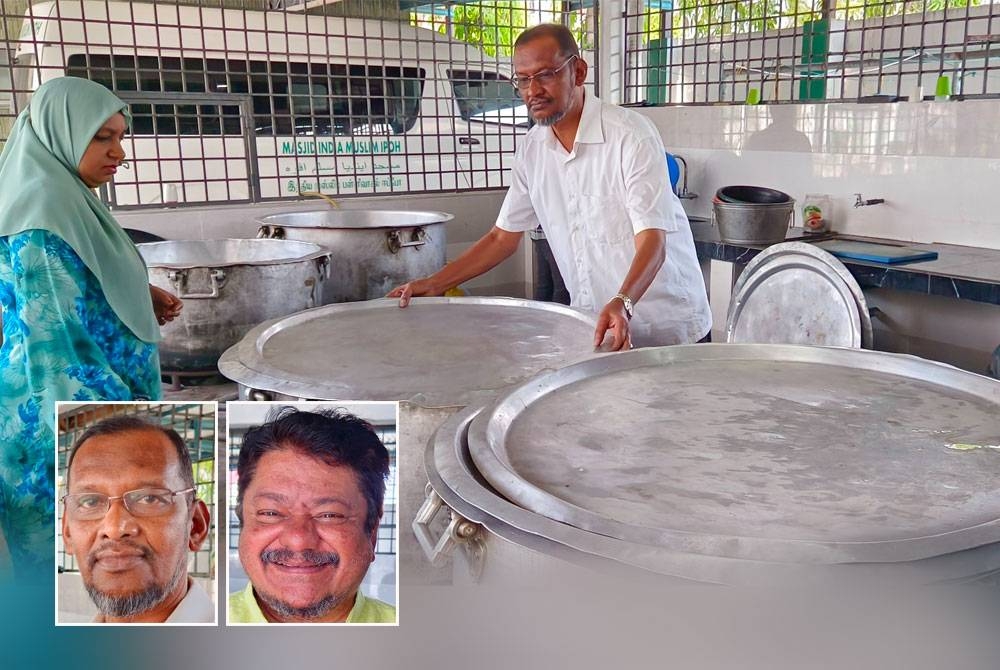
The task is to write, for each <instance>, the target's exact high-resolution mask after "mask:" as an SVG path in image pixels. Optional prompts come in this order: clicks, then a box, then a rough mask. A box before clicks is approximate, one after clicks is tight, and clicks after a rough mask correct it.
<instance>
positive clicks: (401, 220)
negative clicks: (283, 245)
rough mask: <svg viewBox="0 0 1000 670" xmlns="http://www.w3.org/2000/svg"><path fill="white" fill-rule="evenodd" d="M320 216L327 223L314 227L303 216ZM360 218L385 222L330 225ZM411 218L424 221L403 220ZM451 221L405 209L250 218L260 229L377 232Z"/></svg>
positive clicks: (428, 212)
mask: <svg viewBox="0 0 1000 670" xmlns="http://www.w3.org/2000/svg"><path fill="white" fill-rule="evenodd" d="M310 214H322V215H324V218H330V219H331V220H332V222H331V223H332V225H331V224H326V223H324V224H322V225H320V224H316V223H312V222H310V221H308V220H297V219H307V217H306V216H304V215H310ZM352 214H353V215H357V216H358V217H364V216H366V215H369V214H377V215H384V216H385V217H386V219H388V220H387V221H386V222H385V223H381V222H371V221H346V222H342V223H334V222H336V219H337V218H349V217H350V216H351V215H352ZM414 215H421V216H425V217H426V218H427V220H421V221H406V217H408V216H409V217H412V216H414ZM454 218H455V215H454V214H449V213H448V212H441V211H438V210H405V209H309V210H304V211H298V212H280V213H277V214H268V215H267V216H261V217H258V218H256V219H254V222H255V223H257V224H258V225H261V226H280V227H282V228H315V229H320V230H381V229H399V228H417V227H420V226H433V225H437V224H441V223H447V222H448V221H451V220H452V219H454Z"/></svg>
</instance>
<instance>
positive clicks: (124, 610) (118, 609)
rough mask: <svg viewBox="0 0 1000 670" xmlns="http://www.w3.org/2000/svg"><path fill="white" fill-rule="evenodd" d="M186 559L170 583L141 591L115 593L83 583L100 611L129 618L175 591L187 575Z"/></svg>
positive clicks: (149, 608)
mask: <svg viewBox="0 0 1000 670" xmlns="http://www.w3.org/2000/svg"><path fill="white" fill-rule="evenodd" d="M186 568H187V565H186V561H182V562H180V563H179V564H178V565H177V570H176V572H174V575H173V577H171V578H170V582H169V583H168V584H153V585H151V586H147V587H146V588H144V589H142V590H141V591H135V592H133V593H127V594H125V595H114V594H110V593H104V592H102V591H99V590H98V589H97V587H96V586H94V585H93V584H92V583H89V582H86V581H84V583H83V585H84V587H85V588H86V589H87V594H88V595H89V596H90V599H91V600H92V601H94V604H95V605H96V606H97V609H98V611H100V612H101V614H103V615H105V616H111V617H116V618H129V617H134V616H136V615H139V614H143V613H145V612H148V611H149V610H151V609H153V608H154V607H156V606H157V605H159V604H160V603H162V602H163V601H164V600H166V599H167V596H168V595H170V594H171V593H173V591H174V589H176V588H177V586H178V585H179V584H180V582H181V579H183V578H184V577H185V576H186V575H187V569H186Z"/></svg>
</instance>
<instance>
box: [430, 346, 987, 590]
mask: <svg viewBox="0 0 1000 670" xmlns="http://www.w3.org/2000/svg"><path fill="white" fill-rule="evenodd" d="M998 417H1000V382H996V381H993V380H990V379H988V378H985V377H980V376H978V375H974V374H971V373H968V372H964V371H961V370H958V369H956V368H952V367H950V366H947V365H943V364H939V363H933V362H930V361H925V360H922V359H919V358H915V357H912V356H901V355H894V354H886V353H881V352H870V351H861V350H852V349H837V348H825V347H803V346H791V345H767V344H715V345H689V346H677V347H662V348H653V349H642V350H636V351H632V352H627V353H623V354H616V355H613V356H602V357H597V358H592V359H590V360H587V361H584V362H581V363H577V364H573V365H569V366H567V367H564V368H562V369H561V370H558V371H555V372H550V373H546V374H544V375H539V376H538V377H535V378H533V379H532V380H529V381H528V382H527V383H525V384H523V385H521V386H520V387H517V388H515V389H513V390H509V391H506V392H504V393H502V394H499V395H498V397H497V398H496V399H495V400H493V401H490V402H487V403H485V404H484V405H483V406H482V407H480V408H472V407H470V408H468V409H467V410H465V411H464V412H463V413H461V414H456V415H454V416H453V417H451V418H449V419H448V421H447V422H446V423H445V424H444V425H443V426H442V427H441V429H440V430H439V431H438V433H437V436H436V438H435V440H434V441H433V442H432V443H431V444H430V445H428V447H427V450H426V455H425V465H426V469H427V474H428V477H429V478H430V482H431V487H432V490H430V491H428V498H427V500H426V501H425V504H424V506H423V508H422V509H421V511H420V513H419V514H418V518H417V523H416V524H415V531H416V532H417V534H418V536H419V537H420V538H421V544H422V545H423V546H424V548H425V549H426V550H427V552H428V555H429V557H430V558H431V559H432V560H433V561H435V562H438V563H441V562H442V561H443V560H444V558H445V557H446V556H447V555H448V554H449V552H452V553H456V554H457V555H459V556H461V557H463V559H464V562H465V564H466V565H467V566H468V567H469V569H470V572H471V573H472V574H473V575H477V576H481V578H482V579H485V580H490V579H495V578H497V575H499V578H500V579H504V578H509V579H511V580H512V581H513V582H514V583H516V582H517V580H518V579H519V578H520V577H519V576H518V574H519V573H520V574H523V573H524V571H525V567H524V566H528V567H529V568H531V570H533V571H534V570H537V569H538V568H539V566H541V567H543V568H547V569H549V571H550V572H553V571H554V572H555V573H556V574H558V573H559V572H560V569H561V568H560V566H565V568H566V569H567V570H568V569H570V566H572V565H583V566H585V567H603V568H609V569H615V570H618V569H622V568H623V566H627V568H628V569H631V570H635V569H638V570H639V571H641V572H643V573H647V572H649V573H658V574H662V575H668V576H670V577H673V578H679V579H683V580H693V581H699V582H710V583H722V584H740V585H749V584H754V585H757V584H764V585H774V584H783V585H786V586H787V585H788V584H789V583H793V582H795V581H797V580H802V581H804V582H818V581H820V580H839V579H844V580H846V581H845V582H844V583H854V584H856V583H857V581H856V580H861V579H871V580H872V582H871V583H873V584H884V583H886V582H892V581H894V580H900V581H901V582H904V583H912V582H916V583H930V582H942V581H953V580H957V581H967V580H977V579H983V580H985V581H988V580H990V579H995V575H997V574H1000V572H998V571H1000V447H997V442H998V441H1000V440H998V437H1000V418H998ZM441 510H450V511H451V514H450V515H449V519H448V521H449V525H448V529H447V531H446V532H445V533H443V534H441V535H435V532H434V531H433V530H432V529H431V528H430V524H431V522H432V521H433V520H434V519H435V517H436V516H437V515H438V512H439V511H441ZM459 547H461V548H463V549H464V550H463V551H459V552H454V550H455V549H456V548H459ZM511 566H515V567H514V568H513V569H512V567H511ZM991 575H992V576H993V577H991ZM833 583H835V584H836V583H839V582H836V581H834V582H833Z"/></svg>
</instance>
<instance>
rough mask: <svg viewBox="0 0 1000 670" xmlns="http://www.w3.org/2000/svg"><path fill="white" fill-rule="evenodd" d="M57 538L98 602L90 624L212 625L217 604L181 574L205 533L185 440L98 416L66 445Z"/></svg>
mask: <svg viewBox="0 0 1000 670" xmlns="http://www.w3.org/2000/svg"><path fill="white" fill-rule="evenodd" d="M66 490H67V495H65V496H64V497H63V499H62V503H63V515H62V536H63V542H64V543H65V546H66V549H67V551H69V552H71V553H72V554H73V555H74V556H75V557H76V562H77V565H78V566H79V569H80V576H81V577H82V578H83V584H84V587H85V588H86V590H87V593H88V594H89V595H90V598H91V600H92V601H93V602H94V604H95V605H96V606H97V609H98V615H97V618H96V619H95V620H94V621H95V623H164V622H165V623H213V622H214V621H215V607H214V605H213V603H212V600H211V598H209V596H208V594H207V593H206V592H205V590H204V589H203V588H202V587H201V586H199V585H198V583H197V582H195V581H194V580H193V579H192V578H191V577H189V576H188V570H187V564H188V552H189V551H197V550H198V549H199V548H200V547H201V545H202V543H203V542H204V541H205V538H206V537H207V536H208V532H209V527H210V522H209V512H208V507H207V506H206V505H205V503H204V502H202V501H201V500H198V499H197V497H196V493H195V485H194V473H193V472H192V467H191V457H190V455H189V454H188V450H187V445H185V443H184V440H183V439H182V438H181V436H180V435H178V434H177V432H176V431H174V430H172V429H170V428H166V427H163V426H159V425H155V424H153V423H149V422H147V421H144V420H143V419H140V418H138V417H134V416H121V417H112V418H110V419H105V420H103V421H101V422H99V423H97V424H94V425H93V426H91V427H90V428H88V429H87V430H86V431H85V432H84V433H83V435H81V436H80V438H79V439H78V440H77V441H76V444H74V445H73V448H72V451H71V452H70V455H69V463H68V464H67V467H66Z"/></svg>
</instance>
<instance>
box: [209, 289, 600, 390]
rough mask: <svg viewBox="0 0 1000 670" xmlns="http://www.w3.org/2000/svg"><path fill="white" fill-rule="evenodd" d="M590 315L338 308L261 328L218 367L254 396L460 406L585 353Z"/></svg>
mask: <svg viewBox="0 0 1000 670" xmlns="http://www.w3.org/2000/svg"><path fill="white" fill-rule="evenodd" d="M595 325H596V322H595V319H594V317H593V316H592V315H591V314H588V313H585V312H581V311H579V310H576V309H571V308H569V307H565V306H563V305H557V304H554V303H543V302H535V301H529V300H518V299H514V298H415V299H413V301H412V302H411V303H410V306H409V307H407V308H406V309H400V308H399V303H398V301H397V300H395V299H379V300H368V301H365V302H350V303H340V304H335V305H327V306H325V307H319V308H316V309H311V310H307V311H305V312H300V313H299V314H294V315H292V316H289V317H285V318H282V319H276V320H272V321H267V322H265V323H262V324H261V325H259V326H257V327H256V328H254V329H253V330H251V331H250V332H249V333H248V334H247V335H246V337H244V338H243V339H242V340H241V341H240V342H239V343H238V344H236V345H234V346H233V347H231V348H230V349H229V350H228V351H226V352H225V353H224V354H223V356H222V358H221V359H220V360H219V370H220V371H221V372H222V374H224V375H225V376H226V377H229V378H230V379H232V380H234V381H236V382H239V383H240V384H243V385H244V386H247V387H250V388H252V389H258V390H264V391H274V392H277V393H283V394H286V395H292V396H296V397H300V398H314V399H321V400H344V399H350V400H409V401H411V402H415V403H418V404H421V405H423V406H426V407H444V406H464V405H468V404H469V403H470V402H471V401H472V399H473V398H476V397H483V396H484V392H488V393H495V392H496V391H497V390H498V389H502V388H506V387H509V386H511V385H514V384H517V383H520V382H522V381H524V380H526V379H527V378H529V377H531V376H532V375H534V374H536V373H538V372H540V371H542V370H546V369H555V368H558V367H561V366H563V365H565V364H567V363H570V362H573V361H578V360H580V359H582V358H585V357H587V356H590V355H591V354H592V351H593V349H592V338H593V336H594V328H595Z"/></svg>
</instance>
